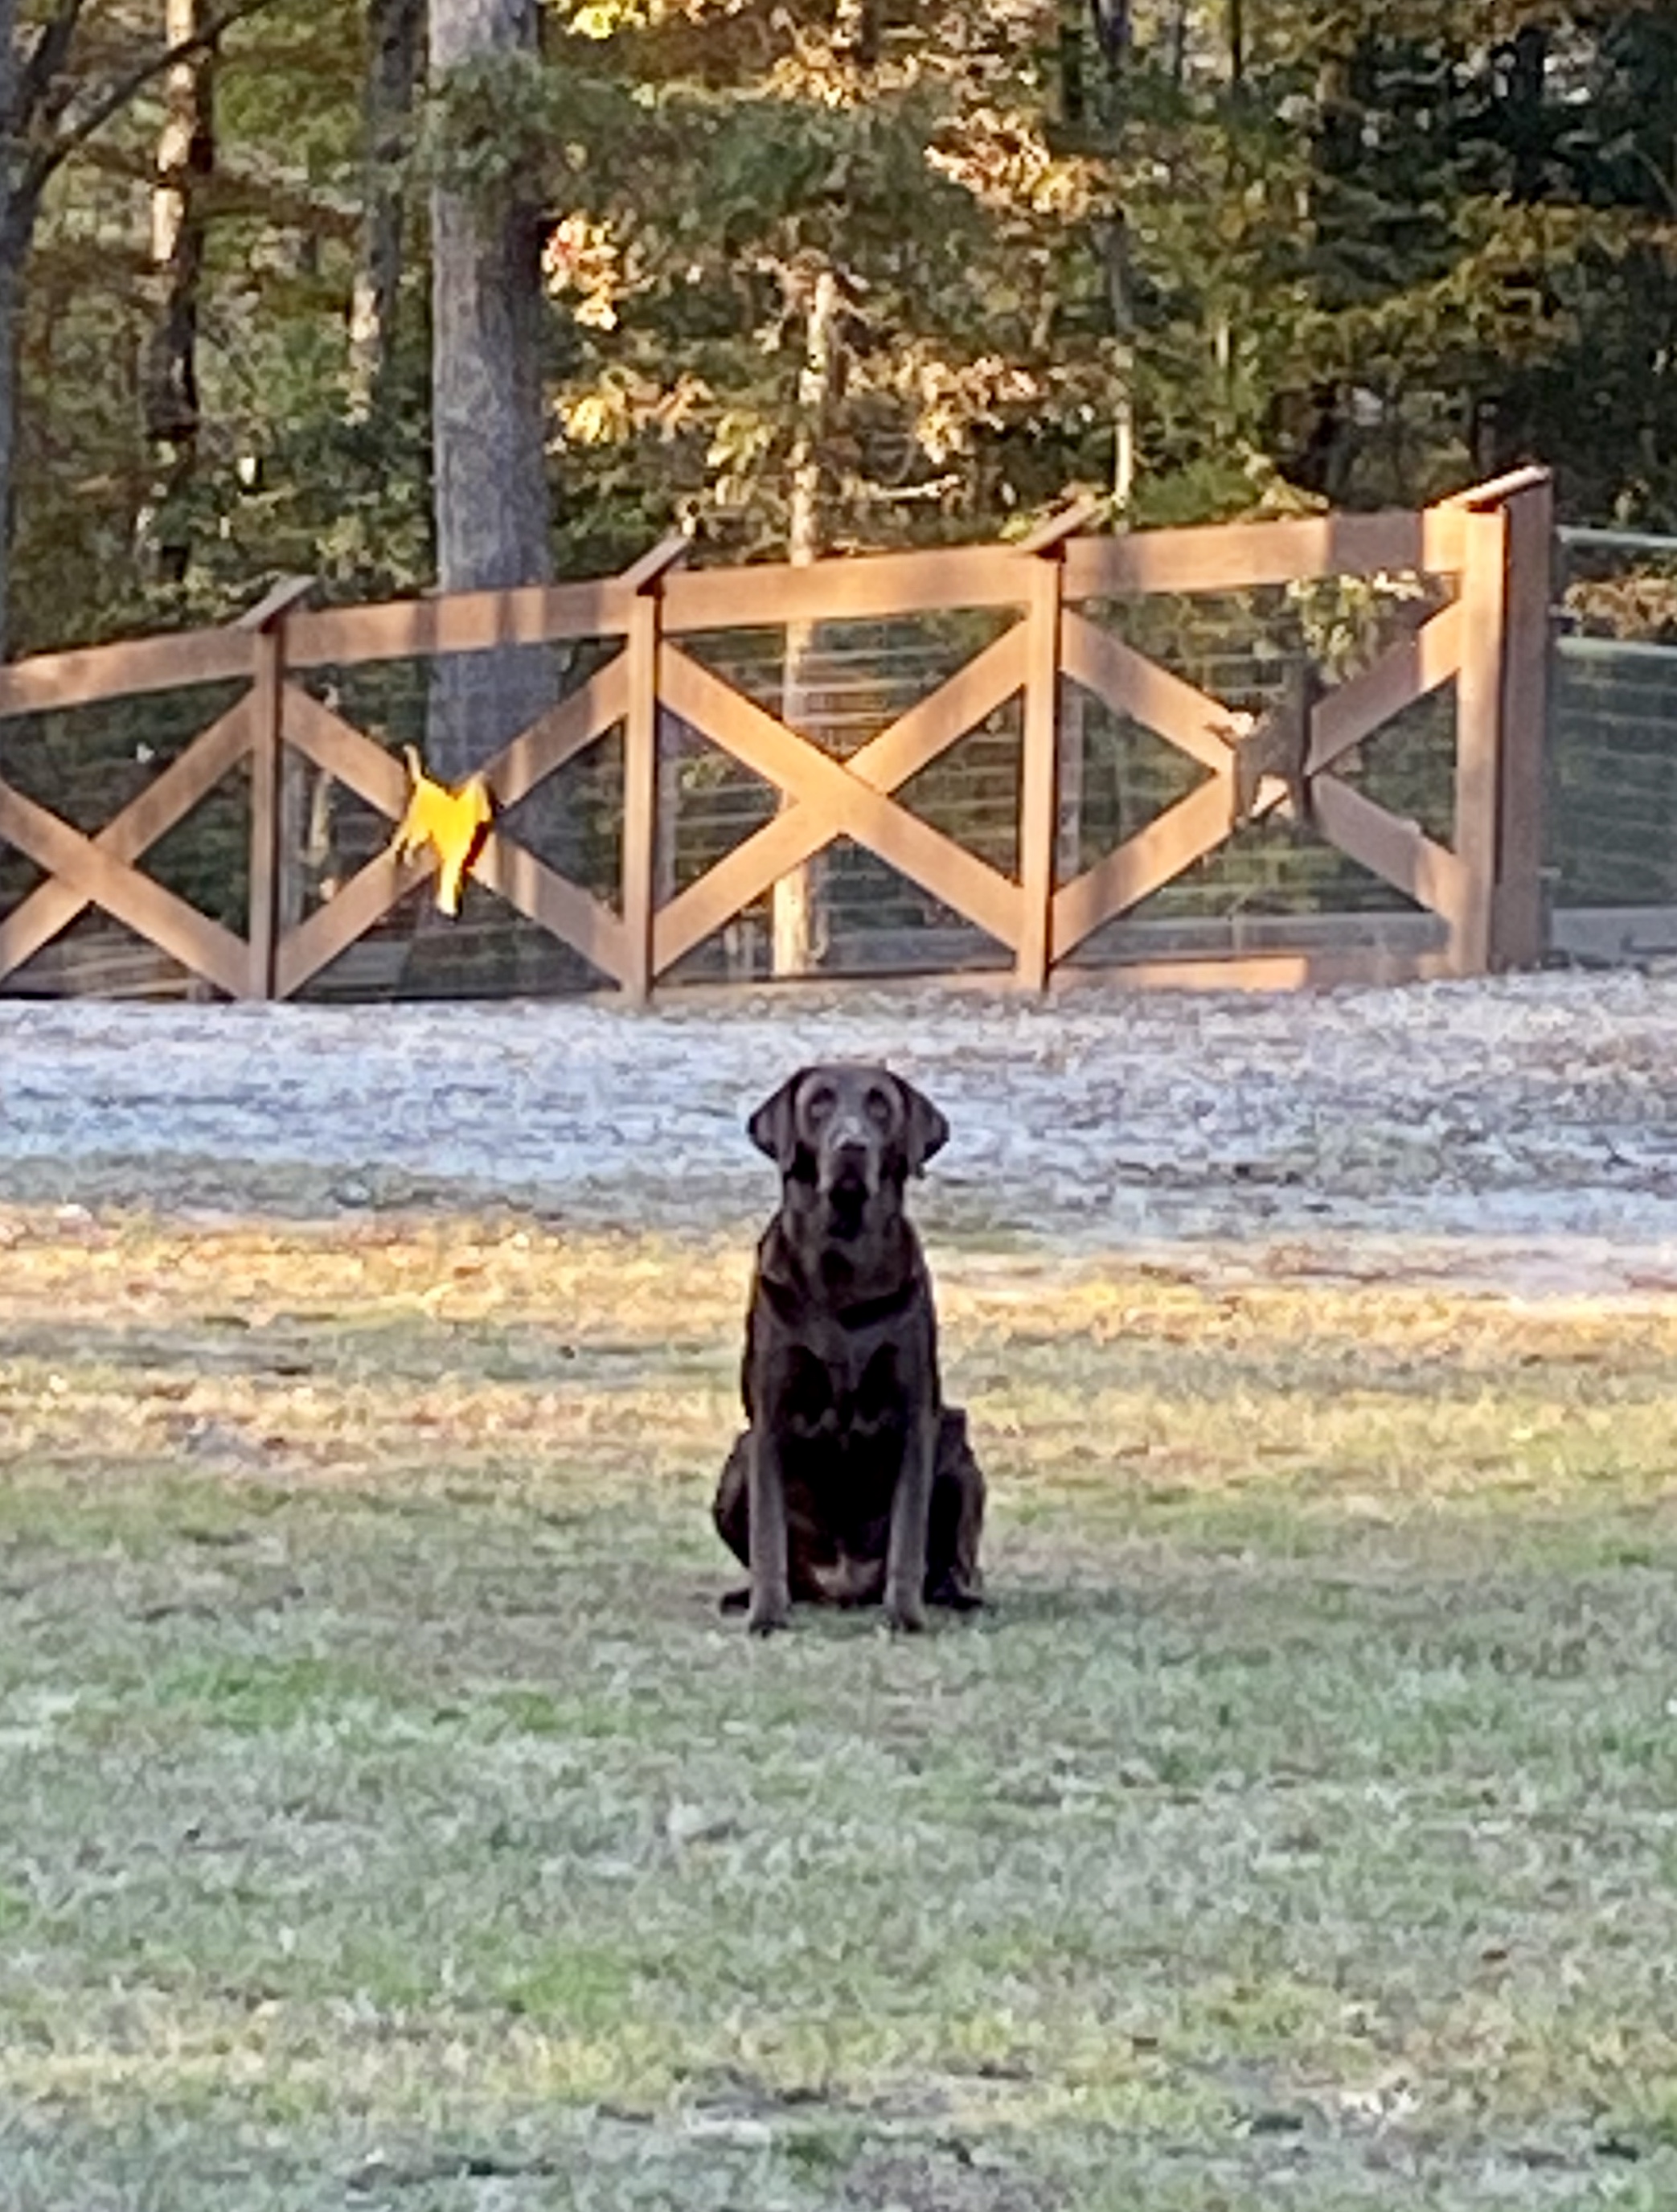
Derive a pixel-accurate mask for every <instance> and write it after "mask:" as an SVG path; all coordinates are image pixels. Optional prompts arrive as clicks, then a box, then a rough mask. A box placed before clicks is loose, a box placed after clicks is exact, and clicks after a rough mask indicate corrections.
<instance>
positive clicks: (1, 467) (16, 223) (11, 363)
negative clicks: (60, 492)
mask: <svg viewBox="0 0 1677 2212" xmlns="http://www.w3.org/2000/svg"><path fill="white" fill-rule="evenodd" d="M33 233H34V215H33V206H30V205H28V204H27V203H26V201H25V198H24V196H23V143H22V118H21V116H20V115H19V113H18V71H17V0H0V660H3V659H5V658H6V656H7V653H8V652H9V638H10V624H9V616H10V611H11V566H12V561H11V537H12V533H11V518H12V473H13V464H14V459H15V453H16V447H17V347H18V332H17V325H18V316H19V313H20V309H21V300H20V296H19V295H20V293H21V289H22V279H23V264H24V260H25V258H26V257H27V253H28V251H29V243H30V240H31V238H32V237H33Z"/></svg>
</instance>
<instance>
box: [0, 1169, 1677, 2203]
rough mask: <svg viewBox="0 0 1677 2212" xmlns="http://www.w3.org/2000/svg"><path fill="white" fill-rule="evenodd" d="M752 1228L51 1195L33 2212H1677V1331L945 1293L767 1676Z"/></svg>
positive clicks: (20, 1529)
mask: <svg viewBox="0 0 1677 2212" xmlns="http://www.w3.org/2000/svg"><path fill="white" fill-rule="evenodd" d="M748 1256H749V1255H748V1254H747V1253H746V1252H744V1250H741V1249H734V1248H733V1247H732V1246H730V1247H728V1248H726V1249H724V1248H719V1249H699V1248H696V1247H690V1248H680V1249H676V1248H659V1247H657V1246H655V1245H653V1243H649V1242H641V1241H636V1240H635V1239H632V1238H627V1237H620V1238H615V1239H613V1238H609V1237H588V1238H577V1239H571V1238H568V1237H562V1236H559V1235H556V1234H554V1233H551V1232H549V1231H539V1230H537V1229H533V1228H529V1227H526V1228H519V1227H518V1226H517V1225H513V1224H510V1223H502V1224H499V1225H497V1224H494V1223H476V1224H474V1223H471V1222H463V1221H459V1220H448V1219H445V1218H440V1217H429V1218H428V1217H419V1216H416V1217H414V1218H411V1219H409V1220H406V1221H404V1222H400V1223H389V1224H384V1225H368V1224H366V1223H362V1225H359V1226H355V1225H343V1224H339V1225H336V1226H333V1225H320V1226H318V1227H311V1226H295V1227H281V1226H276V1225H271V1224H270V1225H265V1226H264V1225H252V1226H246V1227H217V1228H215V1229H206V1230H204V1231H200V1232H197V1233H194V1232H191V1231H188V1230H186V1229H185V1228H183V1227H182V1226H181V1225H179V1224H178V1223H175V1224H171V1223H167V1222H165V1223H155V1222H148V1221H146V1220H143V1219H140V1218H133V1217H123V1216H118V1215H112V1217H110V1218H102V1217H101V1218H94V1217H88V1216H85V1215H76V1214H70V1215H65V1216H58V1215H51V1214H45V1213H38V1212H29V1211H27V1210H22V1209H19V1208H15V1207H14V1208H12V1209H11V1210H9V1211H4V1212H0V1267H3V1278H0V1466H3V1473H4V1477H5V1480H4V1483H3V1486H0V1626H3V1634H0V2208H4V2212H15V2208H23V2207H28V2208H32V2212H33V2208H41V2212H46V2208H51V2209H52V2212H200V2208H204V2212H208V2208H211V2207H214V2208H216V2212H222V2208H235V2212H276V2208H280V2207H297V2208H303V2207H308V2208H314V2207H326V2206H331V2207H339V2206H346V2205H347V2206H362V2205H364V2206H380V2205H389V2206H392V2207H399V2208H403V2212H430V2208H437V2212H441V2208H445V2207H446V2208H451V2212H452V2208H454V2207H463V2208H464V2207H471V2208H475V2212H481V2209H482V2208H491V2207H493V2208H495V2212H522V2208H525V2207H535V2206H549V2205H552V2206H570V2205H579V2206H594V2205H598V2206H601V2207H618V2206H625V2207H632V2206H637V2205H657V2206H665V2205H667V2206H672V2207H674V2206H679V2207H682V2208H684V2212H685V2208H694V2212H706V2208H713V2207H714V2208H720V2207H725V2206H735V2207H739V2208H742V2212H745V2208H751V2212H757V2208H766V2209H767V2212H774V2208H785V2212H802V2209H803V2208H814V2207H828V2206H834V2207H858V2208H873V2209H874V2212H886V2208H893V2207H894V2208H903V2212H1037V2208H1042V2212H1054V2209H1055V2208H1059V2207H1062V2206H1080V2207H1081V2206H1086V2207H1091V2208H1112V2212H1131V2208H1140V2212H1189V2208H1192V2212H1210V2208H1212V2207H1236V2206H1238V2207H1244V2206H1248V2205H1255V2204H1257V2203H1270V2202H1284V2203H1287V2204H1290V2205H1297V2206H1305V2207H1312V2208H1315V2207H1322V2208H1327V2207H1334V2208H1339V2207H1357V2206H1364V2205H1381V2206H1388V2205H1389V2206H1394V2207H1395V2206H1403V2207H1406V2208H1407V2207H1412V2206H1417V2205H1420V2206H1438V2207H1446V2206H1449V2207H1455V2206H1468V2205H1473V2206H1479V2205H1504V2204H1506V2205H1510V2206H1520V2207H1529V2206H1541V2207H1553V2206H1565V2205H1575V2204H1576V2205H1585V2204H1591V2205H1593V2204H1596V2203H1603V2204H1608V2203H1610V2204H1618V2205H1625V2206H1645V2207H1650V2208H1653V2207H1656V2206H1657V2207H1662V2208H1663V2207H1668V2206H1670V2205H1671V2204H1673V2203H1677V1607H1674V1569H1677V1519H1674V1515H1673V1498H1674V1482H1673V1477H1674V1468H1677V1445H1674V1436H1673V1427H1674V1419H1673V1407H1674V1405H1677V1308H1674V1307H1673V1306H1672V1305H1671V1304H1666V1305H1665V1306H1663V1307H1662V1306H1661V1305H1659V1304H1655V1303H1648V1304H1643V1305H1639V1306H1633V1305H1626V1306H1625V1307H1623V1308H1622V1309H1620V1310H1613V1311H1608V1310H1603V1309H1601V1308H1599V1307H1597V1308H1590V1307H1587V1306H1584V1305H1582V1304H1580V1305H1577V1306H1573V1307H1559V1306H1557V1307H1550V1308H1536V1309H1521V1308H1519V1307H1517V1306H1515V1305H1511V1304H1504V1303H1502V1302H1498V1301H1497V1300H1494V1299H1491V1298H1487V1297H1454V1296H1451V1295H1449V1294H1446V1293H1443V1292H1439V1291H1422V1290H1416V1289H1409V1290H1402V1289H1394V1288H1391V1287H1385V1288H1382V1287H1381V1286H1379V1285H1369V1284H1362V1285H1334V1284H1331V1283H1315V1284H1303V1285H1292V1286H1285V1285H1275V1286H1272V1287H1255V1286H1248V1287H1246V1288H1244V1289H1230V1290H1227V1291H1223V1290H1219V1289H1218V1288H1217V1287H1215V1286H1212V1287H1209V1288H1208V1287H1205V1286H1203V1285H1196V1284H1195V1283H1194V1282H1192V1281H1190V1280H1188V1279H1181V1278H1177V1277H1174V1276H1172V1275H1170V1274H1169V1273H1160V1272H1153V1273H1147V1274H1145V1275H1137V1274H1136V1273H1133V1271H1129V1272H1123V1271H1121V1270H1115V1271H1114V1272H1113V1273H1109V1274H1108V1275H1106V1276H1104V1277H1103V1276H1102V1275H1101V1274H1100V1273H1098V1272H1097V1271H1089V1270H1085V1271H1071V1270H1066V1269H1058V1268H1055V1267H1052V1266H1050V1265H1048V1264H1047V1263H1045V1262H1039V1263H1035V1264H1033V1263H1032V1262H1030V1261H1029V1260H1028V1259H1026V1258H1024V1257H1018V1256H1015V1257H1013V1258H1011V1259H1009V1258H1000V1257H997V1256H996V1255H984V1254H981V1253H977V1252H964V1251H963V1250H961V1249H953V1250H948V1249H945V1250H943V1251H940V1252H939V1254H938V1255H936V1257H937V1259H938V1262H939V1277H940V1284H941V1297H942V1306H943V1312H944V1326H945V1339H946V1350H947V1367H948V1371H949V1376H950V1381H951V1390H952V1393H953V1394H954V1395H958V1396H960V1397H962V1398H963V1399H964V1400H965V1401H967V1402H968V1403H969V1406H970V1407H971V1408H972V1412H973V1419H974V1431H975V1439H976V1441H977V1443H978V1447H979V1449H980V1453H981V1457H982V1459H983V1460H984V1462H985V1464H986V1467H987V1471H988V1473H989V1475H990V1478H991V1483H992V1532H991V1539H990V1542H989V1545H988V1547H987V1561H988V1567H989V1574H990V1582H991V1589H992V1595H993V1607H992V1609H991V1610H990V1611H989V1612H987V1613H985V1614H984V1615H982V1616H981V1617H980V1618H979V1619H978V1620H976V1621H975V1622H973V1623H971V1624H967V1623H951V1624H947V1625H940V1626H939V1627H938V1628H937V1629H936V1630H935V1631H934V1632H933V1633H932V1634H931V1635H929V1636H927V1638H923V1639H918V1640H912V1641H904V1642H900V1643H894V1642H892V1641H891V1640H890V1639H889V1638H886V1637H884V1635H883V1634H881V1633H880V1632H878V1629H877V1627H876V1626H874V1625H873V1624H872V1621H871V1620H868V1619H867V1618H866V1617H847V1618H843V1619H828V1618H821V1617H818V1616H811V1615H800V1616H799V1622H798V1626H797V1629H796V1632H795V1633H794V1634H793V1635H792V1636H790V1637H787V1638H780V1639H777V1640H775V1642H773V1643H772V1644H769V1645H767V1646H757V1645H755V1644H752V1643H751V1642H750V1641H749V1640H748V1639H747V1638H746V1637H745V1636H744V1633H743V1632H742V1631H741V1629H740V1627H739V1625H738V1620H723V1619H721V1618H720V1617H719V1616H718V1614H717V1613H716V1612H715V1609H714V1606H715V1599H716V1597H717V1595H718V1594H719V1593H720V1591H721V1590H722V1589H724V1588H726V1587H727V1586H728V1585H729V1583H731V1582H732V1579H733V1574H732V1562H730V1561H728V1560H727V1559H726V1556H725V1555H724V1553H722V1551H721V1549H720V1546H719V1545H718V1544H717V1543H716V1541H715V1540H714V1537H713V1535H712V1534H711V1532H710V1529H709V1525H708V1514H707V1508H708V1495H709V1488H710V1484H711V1481H712V1479H713V1476H714V1469H715V1467H716V1464H717V1462H718V1461H719V1459H720V1455H721V1453H722V1451H723V1450H724V1449H725V1448H726V1443H727V1440H728V1437H729V1436H730V1434H731V1433H732V1423H733V1419H734V1409H735V1389H736V1371H737V1355H738V1328H739V1322H740V1316H741V1312H742V1310H743V1302H744V1286H745V1271H746V1266H747V1261H748Z"/></svg>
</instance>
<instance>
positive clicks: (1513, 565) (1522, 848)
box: [1491, 471, 1555, 968]
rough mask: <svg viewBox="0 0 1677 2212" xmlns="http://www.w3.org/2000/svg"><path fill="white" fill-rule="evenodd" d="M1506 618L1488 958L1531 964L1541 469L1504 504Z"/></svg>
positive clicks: (1545, 667) (1538, 949)
mask: <svg viewBox="0 0 1677 2212" xmlns="http://www.w3.org/2000/svg"><path fill="white" fill-rule="evenodd" d="M1507 512H1508V617H1507V622H1506V625H1505V629H1504V653H1505V656H1506V657H1505V660H1504V668H1503V686H1502V757H1501V760H1500V763H1499V764H1498V775H1497V783H1498V846H1497V890H1496V898H1495V903H1494V905H1493V908H1492V916H1491V962H1492V966H1493V967H1496V968H1531V967H1535V965H1536V964H1537V963H1538V962H1539V961H1540V959H1541V958H1542V957H1543V954H1544V951H1545V950H1546V945H1545V927H1546V925H1545V920H1544V911H1543V907H1544V901H1543V823H1544V801H1545V796H1546V782H1547V778H1548V769H1549V760H1548V751H1549V749H1548V699H1549V629H1550V614H1549V609H1550V602H1551V599H1552V592H1553V578H1552V561H1553V555H1554V533H1555V488H1554V479H1553V478H1552V477H1551V476H1550V475H1549V474H1548V473H1547V471H1544V472H1543V473H1542V475H1541V476H1540V477H1537V479H1536V480H1535V481H1534V482H1531V483H1527V484H1525V485H1524V486H1523V487H1522V488H1521V489H1517V490H1515V491H1514V492H1513V493H1511V495H1510V498H1509V501H1508V508H1507Z"/></svg>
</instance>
